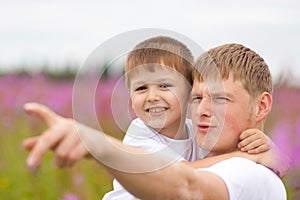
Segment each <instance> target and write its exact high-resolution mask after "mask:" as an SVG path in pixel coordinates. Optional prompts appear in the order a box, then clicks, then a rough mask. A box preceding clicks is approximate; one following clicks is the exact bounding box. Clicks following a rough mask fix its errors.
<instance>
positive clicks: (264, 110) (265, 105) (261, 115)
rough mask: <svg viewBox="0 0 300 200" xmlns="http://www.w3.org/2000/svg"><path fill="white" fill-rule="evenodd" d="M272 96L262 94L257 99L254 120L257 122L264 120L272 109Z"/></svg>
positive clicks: (265, 93)
mask: <svg viewBox="0 0 300 200" xmlns="http://www.w3.org/2000/svg"><path fill="white" fill-rule="evenodd" d="M272 102H273V99H272V96H271V94H270V93H268V92H264V93H262V94H261V95H260V97H259V98H258V104H257V108H256V120H257V121H258V122H260V121H262V120H264V119H265V118H266V117H267V116H268V114H269V113H270V111H271V109H272Z"/></svg>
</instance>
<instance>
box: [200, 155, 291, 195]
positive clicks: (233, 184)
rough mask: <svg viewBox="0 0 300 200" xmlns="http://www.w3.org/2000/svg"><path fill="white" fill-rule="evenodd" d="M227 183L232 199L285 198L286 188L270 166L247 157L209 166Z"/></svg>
mask: <svg viewBox="0 0 300 200" xmlns="http://www.w3.org/2000/svg"><path fill="white" fill-rule="evenodd" d="M199 170H203V171H209V172H212V173H214V174H216V175H218V176H219V177H220V178H221V179H222V180H223V181H224V182H225V184H226V186H227V190H228V192H229V197H230V200H285V199H287V195H286V190H285V187H284V185H283V183H282V181H281V180H280V179H279V178H278V176H277V175H276V174H275V173H273V172H272V171H271V170H269V169H268V168H266V167H264V166H262V165H260V164H257V163H255V162H252V161H250V160H248V159H245V158H238V157H234V158H230V159H227V160H224V161H221V162H219V163H217V164H215V165H213V166H211V167H209V168H205V169H203V168H201V169H199Z"/></svg>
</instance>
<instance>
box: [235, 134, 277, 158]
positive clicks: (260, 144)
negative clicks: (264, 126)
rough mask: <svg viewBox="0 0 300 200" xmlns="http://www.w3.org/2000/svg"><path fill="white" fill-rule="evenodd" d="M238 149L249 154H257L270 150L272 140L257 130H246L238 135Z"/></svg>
mask: <svg viewBox="0 0 300 200" xmlns="http://www.w3.org/2000/svg"><path fill="white" fill-rule="evenodd" d="M240 140H241V142H240V143H239V144H238V148H239V149H240V150H241V151H243V152H247V153H249V154H257V153H262V152H265V151H268V150H270V149H271V146H272V143H273V142H272V140H271V139H270V138H269V137H268V136H267V135H266V134H265V133H263V132H262V131H260V130H258V129H247V130H246V131H244V132H242V134H241V135H240Z"/></svg>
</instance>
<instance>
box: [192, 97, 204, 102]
mask: <svg viewBox="0 0 300 200" xmlns="http://www.w3.org/2000/svg"><path fill="white" fill-rule="evenodd" d="M201 100H202V97H200V96H192V98H191V101H192V102H195V103H197V102H200V101H201Z"/></svg>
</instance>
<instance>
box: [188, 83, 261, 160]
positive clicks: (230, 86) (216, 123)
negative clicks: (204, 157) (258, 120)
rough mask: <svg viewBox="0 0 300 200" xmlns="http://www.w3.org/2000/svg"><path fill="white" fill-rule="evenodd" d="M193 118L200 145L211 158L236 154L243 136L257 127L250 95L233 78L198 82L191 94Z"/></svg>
mask: <svg viewBox="0 0 300 200" xmlns="http://www.w3.org/2000/svg"><path fill="white" fill-rule="evenodd" d="M191 117H192V120H193V126H194V132H195V134H196V138H197V142H198V144H199V146H200V147H201V148H203V149H205V150H208V151H210V153H209V155H219V154H223V153H227V152H232V151H233V150H235V149H236V148H237V144H238V142H239V135H240V134H241V132H242V131H244V130H246V129H248V128H255V125H256V124H255V114H254V111H253V105H252V107H251V106H250V95H249V93H248V92H247V91H246V90H245V88H244V87H243V85H242V83H241V82H240V81H233V78H232V77H229V78H228V79H227V80H223V81H222V82H220V84H218V83H217V82H216V81H211V82H210V83H207V82H199V81H197V80H196V81H195V82H194V85H193V89H192V93H191Z"/></svg>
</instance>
